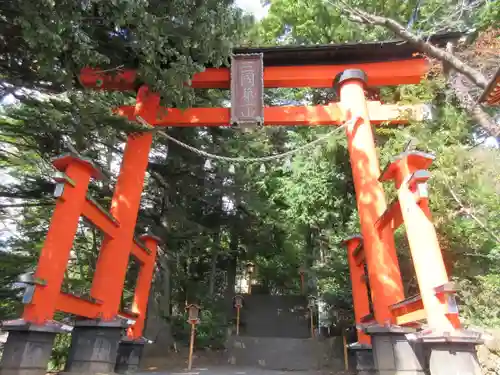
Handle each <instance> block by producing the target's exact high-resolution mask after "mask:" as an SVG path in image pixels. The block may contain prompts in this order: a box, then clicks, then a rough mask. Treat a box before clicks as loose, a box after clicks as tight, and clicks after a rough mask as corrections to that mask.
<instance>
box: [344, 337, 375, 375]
mask: <svg viewBox="0 0 500 375" xmlns="http://www.w3.org/2000/svg"><path fill="white" fill-rule="evenodd" d="M349 350H350V351H351V352H352V353H354V357H355V358H356V373H357V374H358V375H374V374H376V372H377V371H376V369H375V362H374V360H373V351H372V347H371V345H364V344H359V343H355V344H352V345H350V346H349Z"/></svg>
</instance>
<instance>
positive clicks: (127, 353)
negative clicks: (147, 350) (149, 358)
mask: <svg viewBox="0 0 500 375" xmlns="http://www.w3.org/2000/svg"><path fill="white" fill-rule="evenodd" d="M146 341H147V340H146V339H143V338H142V339H138V340H131V339H129V338H123V339H122V341H121V342H120V345H119V347H118V355H117V356H116V366H115V372H117V373H119V374H125V373H131V372H136V371H137V370H139V364H140V362H141V357H142V352H143V350H144V345H145V344H146Z"/></svg>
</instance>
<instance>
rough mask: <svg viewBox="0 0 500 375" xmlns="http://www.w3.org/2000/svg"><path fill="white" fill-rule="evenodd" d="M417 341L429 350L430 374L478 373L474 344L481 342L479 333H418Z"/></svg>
mask: <svg viewBox="0 0 500 375" xmlns="http://www.w3.org/2000/svg"><path fill="white" fill-rule="evenodd" d="M416 339H417V341H418V342H420V343H421V345H423V346H425V348H426V351H427V352H429V370H430V373H431V375H449V374H454V375H480V374H481V367H480V365H479V361H478V358H477V352H476V345H479V344H482V343H483V340H482V338H481V334H480V333H478V332H472V331H467V330H462V331H457V332H454V334H453V335H451V334H445V335H443V334H433V333H431V334H420V335H418V334H417V336H416Z"/></svg>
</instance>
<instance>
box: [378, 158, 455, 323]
mask: <svg viewBox="0 0 500 375" xmlns="http://www.w3.org/2000/svg"><path fill="white" fill-rule="evenodd" d="M433 159H434V156H433V155H429V154H425V153H422V152H417V151H413V152H409V153H403V154H402V155H400V156H399V157H398V158H397V159H396V161H394V162H393V163H391V164H390V165H389V167H388V171H387V173H386V174H387V175H389V176H387V178H389V177H390V171H391V169H392V170H394V173H393V175H394V178H395V184H396V187H399V190H398V199H399V204H400V206H401V214H402V217H403V221H404V225H405V228H406V235H407V237H408V243H409V245H410V252H411V256H412V259H413V265H414V267H415V273H416V276H417V280H418V286H419V290H420V296H421V298H422V302H423V305H424V309H425V313H426V316H427V322H428V324H429V326H430V327H431V328H434V329H436V330H439V331H448V332H450V331H453V330H454V329H455V328H460V320H459V317H458V310H457V309H456V304H455V302H454V296H453V293H454V290H451V289H450V288H449V279H448V274H447V272H446V268H445V265H444V261H443V256H442V253H441V249H440V247H439V241H438V238H437V234H436V230H435V228H434V225H433V223H432V217H431V212H430V209H429V201H428V194H427V179H428V178H429V177H430V174H429V173H428V172H427V171H425V169H426V168H428V167H429V166H430V164H431V163H432V160H433ZM387 178H386V179H387Z"/></svg>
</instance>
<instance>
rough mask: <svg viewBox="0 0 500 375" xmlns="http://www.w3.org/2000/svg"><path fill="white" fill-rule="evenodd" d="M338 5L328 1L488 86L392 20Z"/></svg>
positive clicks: (474, 72)
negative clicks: (386, 30)
mask: <svg viewBox="0 0 500 375" xmlns="http://www.w3.org/2000/svg"><path fill="white" fill-rule="evenodd" d="M338 3H339V4H340V5H338V4H333V3H332V2H331V1H330V4H332V5H334V6H335V7H337V8H339V9H340V10H342V11H345V12H347V13H348V14H349V15H350V16H351V18H352V20H353V21H355V22H359V23H366V24H369V25H378V26H382V27H385V28H386V29H388V30H390V31H392V32H393V33H394V34H396V35H398V36H399V37H401V38H402V39H403V40H405V41H407V42H408V43H411V44H412V45H414V46H415V47H416V48H417V49H418V50H419V51H420V52H422V53H425V54H427V55H428V56H431V57H434V58H436V59H438V60H440V61H443V62H446V63H448V64H449V65H451V66H452V67H453V68H454V69H455V70H457V71H458V72H460V73H462V74H463V75H464V76H466V77H467V78H468V79H469V80H470V81H471V82H473V83H474V84H475V85H476V86H478V87H480V88H482V89H485V88H486V86H487V85H488V80H487V79H486V77H484V76H483V75H482V74H481V73H480V72H479V71H477V70H476V69H473V68H471V67H470V66H469V65H467V64H465V63H464V62H463V61H461V60H460V59H458V58H457V57H455V56H454V55H453V54H451V53H449V52H446V51H445V50H443V49H441V48H438V47H435V46H433V45H432V44H431V43H429V42H426V41H425V40H423V39H422V38H421V37H419V36H417V35H415V34H413V33H412V32H410V31H408V30H407V29H406V28H405V27H404V26H403V25H401V24H400V23H398V22H396V21H394V20H393V19H390V18H387V17H383V16H376V15H374V14H370V13H367V12H365V11H363V10H360V9H357V8H353V7H351V6H349V5H347V4H346V3H345V2H344V1H338Z"/></svg>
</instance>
